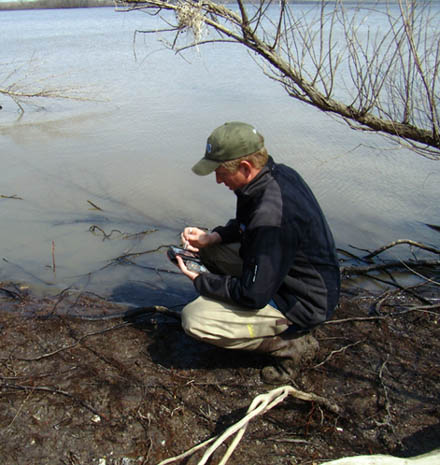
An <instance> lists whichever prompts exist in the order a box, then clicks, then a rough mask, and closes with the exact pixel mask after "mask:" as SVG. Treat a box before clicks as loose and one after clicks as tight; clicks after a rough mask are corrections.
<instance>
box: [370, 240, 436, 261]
mask: <svg viewBox="0 0 440 465" xmlns="http://www.w3.org/2000/svg"><path fill="white" fill-rule="evenodd" d="M401 244H407V245H411V246H412V247H417V248H418V249H423V250H426V251H428V252H432V253H435V254H437V255H440V250H439V249H436V248H434V247H430V246H429V245H425V244H422V243H420V242H415V241H412V240H410V239H398V240H397V241H393V242H390V243H389V244H387V245H384V246H382V247H380V248H379V249H377V250H375V251H373V252H371V253H369V254H368V255H366V256H365V257H363V259H364V260H369V259H371V258H373V257H375V256H376V255H379V254H380V253H382V252H384V251H385V250H388V249H391V248H392V247H395V246H396V245H401Z"/></svg>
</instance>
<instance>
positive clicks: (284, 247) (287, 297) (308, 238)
mask: <svg viewBox="0 0 440 465" xmlns="http://www.w3.org/2000/svg"><path fill="white" fill-rule="evenodd" d="M235 194H236V195H237V212H236V218H235V219H234V220H230V221H229V222H228V224H227V225H226V226H223V227H218V228H216V229H215V231H217V232H218V233H219V234H220V236H221V237H222V241H223V242H224V243H230V242H238V241H239V242H241V248H240V256H241V257H242V259H243V262H244V263H243V274H242V276H241V278H237V277H233V276H223V275H216V274H212V273H205V274H201V275H199V276H198V277H197V278H196V279H195V280H194V285H195V287H196V289H197V290H198V291H199V293H200V294H201V295H202V296H205V297H209V298H212V299H216V300H220V301H224V302H229V303H233V304H237V305H240V306H242V307H245V308H249V309H258V308H262V307H264V306H265V305H267V304H268V303H269V301H270V300H271V299H273V301H274V302H275V304H276V306H277V307H278V309H279V310H280V311H281V312H282V313H283V314H284V315H285V316H286V317H287V318H288V319H289V320H290V321H292V322H293V323H295V324H296V325H298V326H300V327H301V328H309V327H313V326H315V325H317V324H319V323H321V322H323V321H325V320H326V319H328V318H329V317H330V316H331V315H332V313H333V310H334V308H335V306H336V304H337V301H338V298H339V288H340V275H339V267H338V260H337V256H336V250H335V244H334V241H333V237H332V234H331V231H330V229H329V226H328V224H327V221H326V220H325V217H324V215H323V213H322V211H321V208H320V206H319V204H318V202H317V201H316V199H315V197H314V195H313V193H312V191H311V190H310V188H309V187H308V186H307V184H306V183H305V182H304V180H303V179H302V178H301V176H300V175H299V174H298V173H297V172H296V171H295V170H293V169H291V168H289V167H288V166H285V165H281V164H276V163H274V161H273V160H272V158H269V161H268V163H267V164H266V166H264V167H263V169H262V170H261V171H260V173H258V175H257V176H256V177H255V178H254V179H253V180H252V181H251V182H250V183H249V184H247V185H246V186H244V187H243V188H242V189H238V190H237V191H235Z"/></svg>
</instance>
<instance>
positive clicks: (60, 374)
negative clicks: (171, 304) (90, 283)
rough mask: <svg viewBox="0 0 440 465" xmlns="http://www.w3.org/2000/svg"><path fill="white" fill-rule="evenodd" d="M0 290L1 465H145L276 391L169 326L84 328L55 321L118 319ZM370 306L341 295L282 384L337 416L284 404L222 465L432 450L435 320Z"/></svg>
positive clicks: (252, 359) (243, 365) (432, 315)
mask: <svg viewBox="0 0 440 465" xmlns="http://www.w3.org/2000/svg"><path fill="white" fill-rule="evenodd" d="M0 288H1V289H2V291H1V292H0V306H1V309H2V310H3V311H2V312H1V313H0V335H1V338H0V386H1V391H0V392H1V397H0V403H1V406H0V427H1V433H0V435H1V437H0V444H1V446H0V462H1V463H8V464H29V463H39V464H55V463H62V464H92V463H100V464H104V463H106V464H125V465H127V464H138V463H139V464H140V463H144V464H156V463H159V462H160V461H161V460H164V459H165V458H168V457H171V456H175V455H177V454H180V453H181V452H183V451H185V450H187V449H189V448H190V447H192V446H193V445H195V444H198V443H199V442H201V441H204V440H206V439H209V438H210V437H212V436H214V435H216V434H218V433H221V432H223V431H224V430H225V429H226V428H227V427H229V426H230V425H232V424H234V423H235V422H237V421H238V420H239V419H241V418H242V417H243V416H244V414H245V412H246V409H247V408H248V406H249V404H250V403H251V401H252V399H253V398H254V397H256V396H257V395H259V394H261V393H264V392H267V391H269V390H271V389H273V386H268V385H264V384H263V383H262V382H261V380H260V376H259V372H260V369H261V368H262V367H263V366H264V365H265V363H267V362H268V360H266V359H264V358H262V357H261V356H256V355H255V354H254V355H252V354H246V353H234V354H231V353H230V352H228V351H223V350H219V349H216V348H214V347H210V346H207V345H204V344H201V343H198V342H196V341H194V340H192V339H190V338H188V337H187V336H186V335H185V334H184V333H183V332H182V330H181V329H180V323H179V321H178V319H176V318H175V317H173V316H166V315H165V316H164V315H158V314H155V313H147V314H144V315H143V316H137V317H136V318H132V319H130V318H125V319H112V320H100V321H86V320H81V319H78V318H72V317H70V316H66V315H64V316H61V315H60V314H59V313H60V312H59V311H60V310H62V313H65V310H66V308H65V306H66V305H71V306H73V305H74V306H75V309H76V311H80V312H82V313H85V312H88V313H91V312H92V313H93V312H95V313H96V312H98V313H100V314H105V313H108V312H111V313H114V312H116V311H119V310H122V311H123V310H124V307H121V306H119V305H117V304H112V303H109V302H105V301H104V300H101V299H98V298H96V297H93V296H87V297H81V296H80V297H78V296H68V295H67V293H64V295H62V296H61V295H60V296H57V297H51V298H44V299H42V298H35V297H34V296H32V295H31V294H30V293H29V292H28V291H26V290H25V289H23V288H20V287H17V286H15V285H14V286H13V285H11V284H10V283H9V284H8V283H1V286H0ZM429 292H434V291H431V290H430V291H429ZM437 297H438V296H437ZM414 305H418V307H417V309H416V307H414ZM63 306H64V308H63ZM374 306H376V307H377V296H376V297H374V296H371V295H368V294H362V293H361V294H360V293H357V294H356V295H349V294H346V295H345V296H344V297H343V299H342V301H341V305H340V306H339V308H338V311H337V313H336V315H335V321H333V322H332V323H329V324H326V325H324V326H321V327H320V328H319V329H318V330H317V331H316V337H317V338H318V340H319V342H320V346H321V348H320V353H319V356H318V358H317V359H316V360H315V361H314V362H313V364H312V365H311V366H309V367H305V368H304V369H303V370H302V371H301V374H300V375H299V376H298V378H297V379H295V380H292V385H293V386H296V387H297V388H299V389H301V390H304V391H307V392H314V393H315V394H318V395H320V396H323V397H325V398H327V399H328V400H329V401H331V402H332V403H335V404H337V405H338V406H339V407H340V408H341V413H340V414H335V413H333V412H331V411H329V410H328V409H326V408H325V407H323V406H321V405H319V404H317V403H313V402H305V401H300V400H297V399H294V398H290V397H289V398H287V399H286V400H285V401H283V403H281V404H279V405H278V406H277V407H275V408H274V409H272V410H270V411H269V412H267V413H266V414H265V415H264V416H261V417H258V418H257V419H255V420H253V421H252V422H251V424H250V425H249V428H248V430H247V432H246V434H245V436H244V437H243V439H242V440H241V442H240V444H239V446H238V448H237V449H236V451H235V452H234V454H233V456H232V457H231V458H230V459H229V461H228V464H245V463H249V464H253V465H259V464H261V465H270V464H274V465H275V464H277V465H281V464H306V463H307V464H310V463H321V462H324V461H326V460H329V459H332V458H339V457H342V456H350V455H357V454H371V453H389V454H393V455H398V456H412V455H417V454H419V453H423V452H426V451H430V450H432V449H435V448H437V447H440V399H439V396H438V386H439V385H440V357H439V353H440V337H439V336H440V324H439V323H440V314H439V313H440V312H439V308H438V306H437V307H435V306H434V307H432V308H429V309H427V308H426V306H421V305H420V302H419V301H418V300H417V299H416V300H411V299H409V298H408V297H407V296H406V295H403V294H400V293H393V294H390V295H389V297H388V298H386V299H382V300H381V302H380V312H379V313H380V314H378V315H373V316H371V314H370V313H371V308H372V307H374ZM5 310H7V311H5ZM29 311H31V313H32V316H30V313H29ZM225 450H226V447H225V446H221V447H220V448H219V450H218V451H217V452H216V453H215V459H214V461H213V462H212V463H217V462H218V460H219V458H220V457H221V456H222V455H223V454H224V453H225ZM202 452H203V451H202ZM200 457H201V452H198V453H197V454H196V455H195V456H193V457H191V458H189V459H185V460H184V461H183V462H181V463H186V464H195V463H197V461H198V460H199V459H200Z"/></svg>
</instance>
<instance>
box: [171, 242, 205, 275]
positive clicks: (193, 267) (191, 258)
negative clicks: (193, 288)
mask: <svg viewBox="0 0 440 465" xmlns="http://www.w3.org/2000/svg"><path fill="white" fill-rule="evenodd" d="M167 255H168V258H169V259H170V260H171V261H172V262H173V263H174V264H176V265H177V259H176V257H177V256H180V257H182V259H183V262H184V263H185V266H186V267H187V268H188V270H190V271H194V272H195V273H206V272H207V271H208V270H207V268H206V267H205V266H204V265H203V264H202V262H201V260H200V257H199V255H198V254H197V253H196V252H191V251H190V250H187V249H182V248H181V247H175V246H173V245H172V246H171V247H169V248H168V250H167Z"/></svg>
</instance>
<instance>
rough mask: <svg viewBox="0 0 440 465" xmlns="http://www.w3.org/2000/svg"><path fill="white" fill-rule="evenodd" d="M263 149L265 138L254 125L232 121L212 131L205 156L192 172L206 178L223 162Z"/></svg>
mask: <svg viewBox="0 0 440 465" xmlns="http://www.w3.org/2000/svg"><path fill="white" fill-rule="evenodd" d="M263 147H264V138H263V136H262V135H261V134H260V133H259V132H258V131H257V130H256V129H255V128H254V127H253V126H252V125H250V124H247V123H241V122H240V121H231V122H229V123H225V124H223V125H222V126H219V127H218V128H216V129H214V131H212V133H211V135H210V136H209V137H208V141H207V143H206V151H205V156H204V157H203V158H202V159H201V160H200V161H199V162H198V163H196V164H195V165H194V166H193V167H192V170H193V171H194V173H195V174H197V175H199V176H206V175H207V174H210V173H212V172H213V171H215V170H216V169H217V168H218V167H219V166H220V165H221V164H222V163H223V162H225V161H229V160H236V159H237V158H241V157H244V156H246V155H250V154H251V153H255V152H258V151H259V150H261V149H262V148H263Z"/></svg>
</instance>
